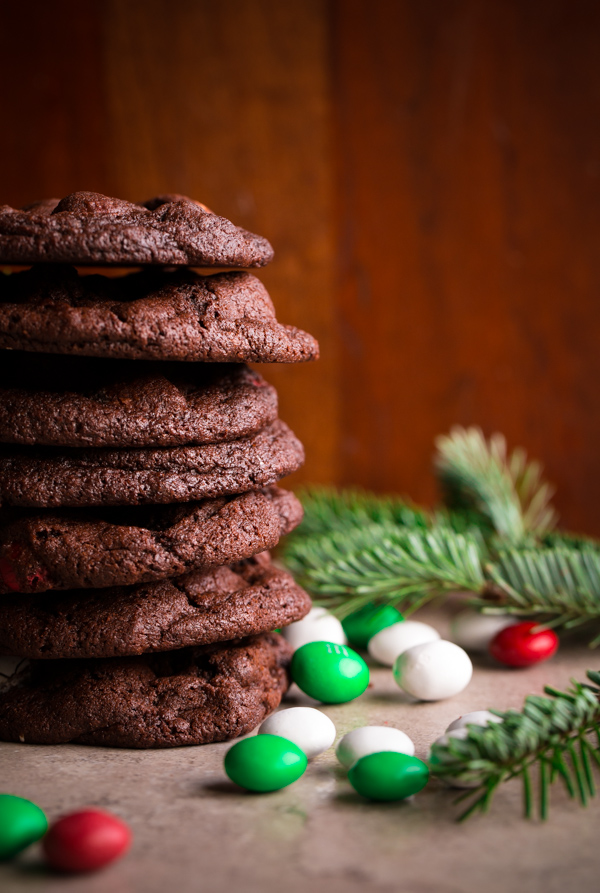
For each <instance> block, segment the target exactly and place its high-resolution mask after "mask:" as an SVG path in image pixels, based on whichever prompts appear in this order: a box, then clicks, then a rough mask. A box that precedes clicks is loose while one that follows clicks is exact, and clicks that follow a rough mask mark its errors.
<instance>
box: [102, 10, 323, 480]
mask: <svg viewBox="0 0 600 893" xmlns="http://www.w3.org/2000/svg"><path fill="white" fill-rule="evenodd" d="M327 50H328V44H327V20H326V16H325V3H324V2H322V0H302V2H300V3H291V4H286V3H280V2H278V0H260V2H255V0H225V2H197V0H180V2H177V3H175V4H174V3H173V2H170V0H149V2H131V0H127V2H122V0H111V2H109V3H108V5H107V21H106V45H105V52H106V83H107V96H108V108H109V114H108V122H109V131H110V135H109V139H110V151H109V159H110V182H111V184H113V186H112V188H113V189H114V191H115V194H116V195H123V196H125V197H127V198H135V197H136V196H142V195H152V194H157V193H160V192H164V191H170V192H182V193H184V194H187V195H191V196H195V197H198V198H200V199H201V200H202V201H204V202H206V204H208V205H209V206H210V207H211V208H213V210H215V211H217V213H221V214H223V215H225V216H227V217H229V218H230V219H232V220H234V221H235V222H236V223H237V224H239V225H241V226H245V227H247V228H248V229H250V230H252V231H254V232H258V233H261V234H263V235H265V236H267V237H268V238H269V239H270V240H271V242H272V243H273V246H274V248H275V260H274V261H273V263H272V264H271V265H270V266H269V267H268V268H266V269H265V270H264V271H261V272H260V274H259V275H260V277H261V279H262V280H263V281H264V282H265V284H266V286H267V288H268V289H269V291H270V293H271V295H272V297H273V300H274V302H275V305H276V307H277V310H278V314H279V316H280V318H281V320H282V321H284V322H290V323H293V324H295V325H298V326H300V327H301V328H305V329H308V330H309V331H310V332H312V333H313V334H314V335H315V336H316V337H317V338H318V339H319V342H320V344H321V350H322V359H321V360H320V362H319V363H318V364H316V365H313V364H311V365H308V366H295V367H277V368H275V367H269V368H268V369H265V370H263V371H264V374H265V375H266V376H267V378H268V379H269V380H271V381H272V382H273V383H274V384H275V385H276V386H277V388H278V390H279V394H280V405H281V414H282V416H283V417H284V418H285V419H286V421H287V422H288V423H289V424H290V425H291V426H292V427H293V428H294V430H295V431H296V432H297V434H298V436H299V437H300V438H301V439H302V441H303V442H304V444H305V446H306V452H307V457H308V458H307V464H306V466H305V468H304V469H303V471H302V472H300V473H299V474H298V475H296V476H295V477H294V479H293V481H299V480H306V479H308V480H320V481H327V480H330V479H331V478H332V477H333V476H334V475H335V469H336V453H337V438H338V434H339V428H338V424H337V399H338V395H337V389H336V384H337V382H336V374H337V372H336V331H335V325H334V317H333V314H334V297H333V251H334V243H333V232H332V223H333V221H332V213H333V182H332V178H331V175H330V166H329V165H330V127H331V110H330V104H329V83H328V65H327ZM317 395H318V396H317ZM316 402H318V406H316Z"/></svg>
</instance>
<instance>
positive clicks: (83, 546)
mask: <svg viewBox="0 0 600 893" xmlns="http://www.w3.org/2000/svg"><path fill="white" fill-rule="evenodd" d="M301 519H302V506H301V505H300V503H299V501H298V500H297V499H296V497H295V496H294V495H293V494H292V493H289V492H287V491H286V490H280V489H279V488H278V487H271V488H269V489H268V490H265V491H260V492H251V493H244V494H242V495H241V496H222V497H218V498H216V499H205V500H203V501H202V502H191V503H187V504H185V505H163V506H119V507H118V508H113V509H108V508H103V509H63V510H62V511H61V512H58V511H51V510H48V511H44V510H39V509H38V510H37V511H34V510H26V509H3V510H2V520H1V521H0V593H10V592H44V591H46V590H48V589H79V588H82V589H88V588H104V587H107V586H128V585H134V584H136V583H144V582H148V581H151V580H164V579H167V578H169V577H178V576H181V575H182V574H185V573H188V572H190V571H192V570H197V569H201V568H203V569H206V568H209V567H218V566H219V565H222V564H231V563H232V562H233V561H239V560H241V559H243V558H249V557H251V556H252V555H255V554H256V553H257V552H263V551H264V550H265V549H272V548H273V547H274V546H276V545H277V543H278V541H279V538H280V537H281V536H283V535H284V534H286V533H289V532H290V531H291V530H293V529H294V527H296V526H297V525H298V524H299V523H300V521H301Z"/></svg>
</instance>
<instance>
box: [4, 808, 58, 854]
mask: <svg viewBox="0 0 600 893" xmlns="http://www.w3.org/2000/svg"><path fill="white" fill-rule="evenodd" d="M47 830H48V819H47V818H46V816H45V815H44V813H43V812H42V810H41V809H40V807H39V806H36V805H35V803H32V802H31V800H25V799H24V798H23V797H15V796H14V795H13V794H0V861H3V860H4V859H12V858H13V856H16V855H17V853H20V852H21V850H24V849H25V847H28V846H29V844H31V843H35V841H36V840H39V839H40V837H43V836H44V834H45V833H46V831H47Z"/></svg>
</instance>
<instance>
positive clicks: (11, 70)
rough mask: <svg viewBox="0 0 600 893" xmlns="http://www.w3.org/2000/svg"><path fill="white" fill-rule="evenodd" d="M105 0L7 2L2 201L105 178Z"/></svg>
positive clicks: (0, 7)
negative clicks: (96, 0)
mask: <svg viewBox="0 0 600 893" xmlns="http://www.w3.org/2000/svg"><path fill="white" fill-rule="evenodd" d="M101 9H102V6H101V4H99V3H85V2H77V0H53V2H52V3H42V2H27V0H22V2H14V0H11V2H7V0H5V2H3V3H1V4H0V33H1V34H2V38H3V39H2V53H0V83H1V85H2V86H1V88H0V89H1V95H2V138H1V139H0V181H1V184H2V185H1V190H0V203H6V204H9V205H12V206H13V207H14V206H17V207H19V206H20V205H23V204H26V203H28V202H31V201H35V200H36V199H40V198H49V197H51V196H58V197H61V196H63V195H67V194H68V193H69V192H73V191H75V190H76V189H90V190H102V189H103V188H104V185H105V183H106V176H105V173H106V145H105V123H106V116H105V107H104V91H103V77H102V36H103V29H102V19H101Z"/></svg>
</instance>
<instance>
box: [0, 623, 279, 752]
mask: <svg viewBox="0 0 600 893" xmlns="http://www.w3.org/2000/svg"><path fill="white" fill-rule="evenodd" d="M290 658H291V649H290V647H289V645H288V644H287V642H285V641H284V640H283V639H282V638H281V636H278V635H277V634H275V633H265V634H263V635H260V636H255V637H253V638H250V639H244V640H242V641H241V642H238V643H224V644H220V645H208V646H205V647H201V648H185V649H182V650H179V651H168V652H163V653H160V654H144V655H141V656H137V657H122V658H105V659H101V660H93V659H90V660H54V661H39V662H37V661H34V662H32V663H31V664H28V665H27V666H25V667H24V668H23V669H22V670H20V671H18V672H17V673H16V674H15V675H14V676H12V677H11V678H10V679H9V680H8V681H7V682H5V683H4V684H3V685H2V687H0V740H2V741H21V742H26V743H28V744H66V743H67V742H73V743H75V744H97V745H103V746H106V747H140V748H148V747H178V746H180V745H185V744H207V743H209V742H212V741H226V740H228V739H229V738H236V737H237V736H238V735H244V734H246V733H248V732H250V731H252V729H254V728H256V726H258V725H259V724H260V723H261V722H262V721H263V719H264V718H265V717H266V716H268V714H269V713H271V712H272V711H273V710H275V708H276V707H278V706H279V703H280V701H281V698H282V696H283V695H284V694H285V692H286V691H287V689H288V686H289V663H290Z"/></svg>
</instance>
